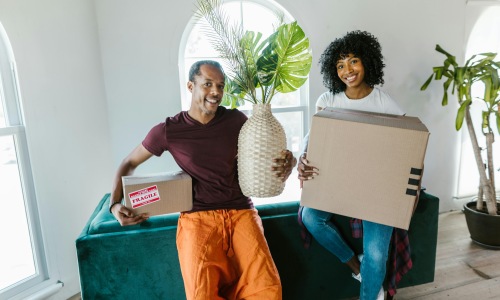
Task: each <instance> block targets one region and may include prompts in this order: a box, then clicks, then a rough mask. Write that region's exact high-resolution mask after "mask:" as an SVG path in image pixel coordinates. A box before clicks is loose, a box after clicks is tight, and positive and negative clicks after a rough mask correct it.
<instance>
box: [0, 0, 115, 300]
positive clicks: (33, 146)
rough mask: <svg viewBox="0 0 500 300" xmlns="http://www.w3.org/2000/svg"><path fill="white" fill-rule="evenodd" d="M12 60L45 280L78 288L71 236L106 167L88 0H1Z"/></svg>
mask: <svg viewBox="0 0 500 300" xmlns="http://www.w3.org/2000/svg"><path fill="white" fill-rule="evenodd" d="M0 22H1V23H2V25H3V26H4V28H5V31H6V32H7V35H8V36H9V38H10V41H11V44H12V48H13V51H14V55H15V58H16V61H17V66H18V74H19V81H20V89H21V95H22V99H23V107H24V114H25V117H26V131H27V137H28V146H29V151H30V155H31V162H32V169H33V175H34V180H35V189H36V195H37V200H38V206H39V210H40V218H41V223H42V231H43V238H44V242H45V245H46V252H47V254H48V257H49V265H50V266H51V268H50V275H51V280H52V281H53V280H61V281H63V282H64V284H65V286H64V288H63V289H62V290H61V291H60V292H59V294H57V296H56V297H55V299H67V298H68V297H69V296H71V295H74V294H75V293H76V292H78V291H79V279H78V269H77V262H76V251H75V243H74V241H75V239H76V238H77V236H78V235H79V233H80V231H81V230H82V229H83V226H84V224H85V223H86V221H87V219H88V217H89V216H90V214H91V212H92V211H93V209H94V208H95V206H96V204H97V202H98V201H99V200H100V198H101V197H102V196H103V195H104V193H106V192H108V191H109V190H110V185H111V177H112V172H113V165H112V156H111V151H110V135H109V125H108V113H107V107H106V99H105V94H104V84H103V78H102V68H101V63H100V59H101V58H100V53H99V47H98V38H97V27H96V26H97V25H96V20H95V9H94V3H93V1H89V0H72V1H65V0H43V1H39V0H1V1H0Z"/></svg>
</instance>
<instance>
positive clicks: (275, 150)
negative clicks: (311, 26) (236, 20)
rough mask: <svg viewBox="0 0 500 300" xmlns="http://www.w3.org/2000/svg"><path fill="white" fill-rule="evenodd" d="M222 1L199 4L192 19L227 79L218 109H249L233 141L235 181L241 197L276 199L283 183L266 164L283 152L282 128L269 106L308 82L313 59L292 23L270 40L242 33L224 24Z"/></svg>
mask: <svg viewBox="0 0 500 300" xmlns="http://www.w3.org/2000/svg"><path fill="white" fill-rule="evenodd" d="M222 4H223V2H222V1H221V0H198V3H197V7H198V10H197V16H198V17H199V19H200V20H201V21H204V22H203V23H202V24H205V26H204V27H203V30H204V31H205V33H206V34H207V37H208V39H209V41H210V42H211V44H212V45H213V47H214V48H215V50H216V51H217V52H218V54H219V56H220V57H221V58H222V59H223V62H224V68H225V71H226V75H227V80H226V88H225V99H223V105H224V104H225V105H230V106H231V107H233V108H234V107H237V106H239V105H240V104H241V103H242V102H243V101H249V102H251V103H252V104H253V112H252V115H251V117H250V118H249V119H248V121H247V122H246V123H245V125H244V126H243V128H242V129H241V132H240V135H239V140H238V175H239V179H240V180H239V181H240V187H241V189H242V191H243V193H244V194H245V195H246V196H255V197H272V196H276V195H279V194H280V193H281V192H282V191H283V188H284V183H283V182H281V180H280V179H279V178H277V177H275V176H274V174H273V172H272V171H271V168H270V167H269V165H270V162H272V159H273V158H276V157H279V156H280V155H281V151H282V150H284V149H286V136H285V132H284V130H283V127H282V126H281V124H280V123H279V122H278V120H276V118H275V117H274V116H273V115H272V113H271V100H272V99H273V97H274V96H275V95H276V94H277V93H288V92H293V91H295V90H297V89H298V88H300V87H301V86H302V85H303V84H304V83H305V82H306V80H307V78H308V74H309V71H310V69H311V63H312V55H311V52H310V50H309V39H308V38H307V37H306V36H305V34H304V31H303V30H302V28H301V27H300V26H299V25H298V23H297V22H291V23H284V22H283V14H282V13H281V14H280V13H279V12H278V13H277V20H278V21H279V26H278V27H277V29H276V30H275V32H274V33H272V34H271V35H270V36H268V37H266V38H263V36H262V33H259V32H252V31H245V30H244V29H243V28H242V26H241V24H232V23H230V22H229V19H228V18H227V16H226V14H225V12H224V11H223V9H222Z"/></svg>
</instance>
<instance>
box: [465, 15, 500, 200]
mask: <svg viewBox="0 0 500 300" xmlns="http://www.w3.org/2000/svg"><path fill="white" fill-rule="evenodd" d="M499 15H500V6H492V7H490V8H488V9H486V10H485V11H484V13H483V14H482V15H481V16H480V18H479V19H478V20H477V22H476V23H475V25H474V28H473V29H472V31H471V34H470V36H469V41H468V43H467V47H466V54H465V58H466V59H468V58H469V57H471V56H472V55H473V54H478V53H484V52H495V53H498V55H497V57H496V58H495V60H500V35H499V32H500V18H498V16H499ZM483 94H484V86H481V83H477V84H475V85H474V86H473V90H472V97H473V98H474V97H482V96H483ZM482 102H483V101H482V100H477V101H476V102H475V103H473V105H471V107H470V113H471V117H472V120H473V123H474V126H475V130H476V136H477V138H478V142H479V147H482V148H485V146H486V141H485V137H484V135H483V134H482V131H481V111H482V110H483V108H484V107H483V106H485V105H484V103H482ZM491 121H492V122H491V124H495V123H496V121H495V120H491ZM493 130H494V132H496V128H494V129H493ZM460 134H461V144H460V169H459V175H458V185H457V197H459V198H460V197H469V196H473V195H476V194H477V191H478V186H479V173H478V171H477V166H476V161H475V159H474V153H473V150H472V145H471V141H470V137H469V133H468V131H467V128H465V124H464V128H462V129H461V133H460ZM497 136H498V135H497ZM493 151H494V152H493V158H494V165H495V169H496V170H498V168H499V167H500V145H499V144H498V142H497V143H494V144H493ZM483 157H486V153H483ZM495 186H496V187H497V188H498V187H500V173H498V172H496V173H495Z"/></svg>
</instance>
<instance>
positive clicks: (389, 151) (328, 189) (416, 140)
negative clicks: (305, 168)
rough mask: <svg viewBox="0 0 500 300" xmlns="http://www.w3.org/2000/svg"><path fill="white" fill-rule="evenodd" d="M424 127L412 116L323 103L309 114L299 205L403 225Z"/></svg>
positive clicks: (412, 201) (412, 199)
mask: <svg viewBox="0 0 500 300" xmlns="http://www.w3.org/2000/svg"><path fill="white" fill-rule="evenodd" d="M428 139H429V131H428V130H427V128H426V126H425V125H424V124H423V123H422V122H421V121H420V120H419V119H418V118H416V117H408V116H396V115H388V114H379V113H370V112H363V111H356V110H348V109H337V108H327V109H325V110H322V111H320V112H318V113H317V114H315V115H314V116H313V119H312V124H311V131H310V135H309V145H308V151H307V159H308V160H309V163H310V164H311V165H312V166H315V167H317V168H318V169H319V175H318V176H315V177H314V179H312V180H308V181H305V182H304V185H303V189H302V195H301V205H304V206H308V207H312V208H316V209H319V210H323V211H329V212H333V213H336V214H340V215H345V216H349V217H353V218H358V219H363V220H368V221H372V222H376V223H381V224H386V225H390V226H394V227H398V228H403V229H408V227H409V224H410V220H411V216H412V214H413V210H414V207H415V205H416V201H417V194H418V189H419V188H420V181H421V177H422V171H423V162H424V157H425V151H426V148H427V142H428Z"/></svg>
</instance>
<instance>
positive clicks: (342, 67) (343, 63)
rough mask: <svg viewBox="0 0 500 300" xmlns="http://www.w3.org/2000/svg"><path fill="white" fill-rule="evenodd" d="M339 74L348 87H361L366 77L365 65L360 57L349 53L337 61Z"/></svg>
mask: <svg viewBox="0 0 500 300" xmlns="http://www.w3.org/2000/svg"><path fill="white" fill-rule="evenodd" d="M337 75H338V76H339V78H340V80H342V82H344V83H345V84H346V86H347V88H356V87H360V86H361V85H362V83H363V82H364V78H365V67H364V66H363V62H362V61H361V59H360V58H359V57H356V56H354V54H352V53H349V54H348V55H346V56H344V57H343V58H341V59H339V60H338V61H337Z"/></svg>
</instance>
